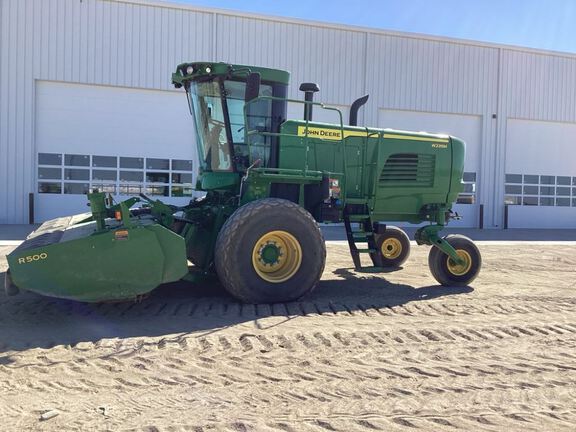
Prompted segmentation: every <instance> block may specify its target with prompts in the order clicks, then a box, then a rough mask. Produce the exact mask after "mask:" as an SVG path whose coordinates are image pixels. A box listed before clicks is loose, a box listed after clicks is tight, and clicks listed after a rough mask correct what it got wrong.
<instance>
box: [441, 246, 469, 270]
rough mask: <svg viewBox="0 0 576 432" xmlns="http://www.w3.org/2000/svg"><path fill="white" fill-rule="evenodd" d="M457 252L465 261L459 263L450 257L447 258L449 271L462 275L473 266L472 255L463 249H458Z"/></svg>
mask: <svg viewBox="0 0 576 432" xmlns="http://www.w3.org/2000/svg"><path fill="white" fill-rule="evenodd" d="M456 253H457V254H458V256H459V257H460V258H461V259H462V260H463V261H464V262H463V263H462V264H458V263H456V262H455V261H454V260H453V259H452V258H450V257H449V258H448V260H447V267H448V271H449V272H450V273H452V274H453V275H455V276H462V275H465V274H466V273H468V272H469V271H470V269H471V268H472V257H471V256H470V254H469V253H468V252H466V251H465V250H463V249H457V250H456Z"/></svg>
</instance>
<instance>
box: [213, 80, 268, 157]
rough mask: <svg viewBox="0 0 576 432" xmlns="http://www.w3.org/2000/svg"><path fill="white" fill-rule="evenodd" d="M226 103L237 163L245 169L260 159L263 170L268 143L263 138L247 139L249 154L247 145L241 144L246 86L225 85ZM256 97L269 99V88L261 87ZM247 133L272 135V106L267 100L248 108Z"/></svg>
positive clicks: (260, 136)
mask: <svg viewBox="0 0 576 432" xmlns="http://www.w3.org/2000/svg"><path fill="white" fill-rule="evenodd" d="M224 87H225V89H226V103H227V106H228V113H229V115H230V127H231V130H232V141H233V143H234V152H235V155H236V159H237V160H239V161H240V162H242V164H243V165H244V166H246V167H247V166H248V165H250V164H251V163H252V162H254V161H255V160H256V159H260V160H261V163H262V166H268V160H269V157H270V143H269V141H270V139H269V137H266V136H263V135H252V136H251V138H250V154H248V148H247V147H248V146H247V145H246V144H247V143H245V142H244V132H245V127H246V125H244V93H245V91H246V83H245V82H240V81H226V82H225V84H224ZM259 96H272V86H270V85H267V84H262V85H261V86H260V92H259ZM247 119H248V130H249V131H251V130H257V131H260V132H265V131H268V132H270V131H272V103H271V101H270V100H260V101H256V102H253V103H251V104H249V105H248V111H247Z"/></svg>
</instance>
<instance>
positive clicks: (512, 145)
mask: <svg viewBox="0 0 576 432" xmlns="http://www.w3.org/2000/svg"><path fill="white" fill-rule="evenodd" d="M575 148H576V124H573V123H556V122H543V121H533V120H519V119H508V122H507V129H506V184H505V203H506V204H508V227H510V228H576V164H575V162H574V159H573V157H571V155H573V154H574V149H575Z"/></svg>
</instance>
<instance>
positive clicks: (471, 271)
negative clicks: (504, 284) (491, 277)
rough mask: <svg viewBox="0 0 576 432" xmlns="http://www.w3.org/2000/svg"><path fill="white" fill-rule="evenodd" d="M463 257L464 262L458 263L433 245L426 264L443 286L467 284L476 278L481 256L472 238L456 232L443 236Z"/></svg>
mask: <svg viewBox="0 0 576 432" xmlns="http://www.w3.org/2000/svg"><path fill="white" fill-rule="evenodd" d="M444 240H446V241H447V242H448V243H449V244H450V245H451V246H452V247H453V248H454V249H455V250H456V253H457V254H458V255H459V256H460V257H461V258H463V259H464V264H462V265H458V264H457V263H456V262H454V260H452V258H450V257H449V256H448V255H446V254H445V253H444V252H442V251H441V250H440V249H439V248H437V247H435V246H433V247H432V249H430V254H429V255H428V266H429V267H430V272H431V273H432V276H434V279H436V280H437V281H438V282H440V284H442V285H445V286H467V285H468V284H470V282H472V281H473V280H474V279H476V276H478V273H479V272H480V267H482V256H481V255H480V251H479V250H478V248H477V247H476V245H475V244H474V242H473V241H472V240H470V239H469V238H468V237H465V236H463V235H458V234H451V235H447V236H446V237H444Z"/></svg>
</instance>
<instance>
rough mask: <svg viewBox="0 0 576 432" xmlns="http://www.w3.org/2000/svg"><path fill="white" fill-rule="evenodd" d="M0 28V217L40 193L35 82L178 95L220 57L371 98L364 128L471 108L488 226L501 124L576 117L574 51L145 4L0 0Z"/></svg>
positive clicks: (14, 218) (496, 215) (497, 179)
mask: <svg viewBox="0 0 576 432" xmlns="http://www.w3.org/2000/svg"><path fill="white" fill-rule="evenodd" d="M0 23H1V26H0V223H23V222H26V221H27V218H28V204H27V200H28V193H30V192H34V191H35V190H36V159H35V158H36V152H37V148H36V140H35V131H36V126H35V107H36V95H35V91H36V90H35V89H36V85H35V83H36V81H38V80H42V81H61V82H70V83H83V84H93V85H105V86H121V87H130V88H141V89H156V90H164V91H175V90H174V89H173V88H171V85H170V74H171V72H172V71H173V70H174V67H175V65H176V64H178V63H180V62H183V61H193V60H214V61H225V62H235V63H245V64H258V65H261V66H269V67H274V68H281V69H287V70H289V71H291V72H292V85H291V88H290V97H293V98H300V97H301V95H300V94H299V92H298V85H299V83H301V82H304V81H314V82H317V83H318V84H319V86H320V89H321V93H320V96H319V99H321V100H322V101H324V102H327V103H330V104H337V105H341V106H349V105H350V104H351V102H352V101H353V100H354V99H355V98H357V97H359V96H361V95H364V94H367V93H368V94H370V95H371V97H370V100H369V102H368V104H367V105H366V106H365V107H364V108H363V109H362V110H361V114H360V118H359V121H360V122H361V123H365V124H367V125H373V126H376V125H377V124H378V123H379V117H378V116H379V112H380V110H406V111H413V112H423V113H445V114H462V115H470V116H477V117H478V118H480V119H481V139H480V146H481V148H480V149H479V150H478V154H479V158H480V159H479V160H478V161H477V165H478V167H479V172H478V177H477V182H478V190H479V195H478V197H477V198H478V200H479V202H481V203H483V204H484V205H485V226H486V227H494V226H501V225H502V217H503V203H504V180H505V174H506V172H505V171H506V157H507V156H506V137H507V132H506V125H507V121H508V119H509V118H515V119H529V120H545V121H557V122H567V123H576V80H574V76H576V75H575V72H576V56H573V55H568V54H558V53H549V52H542V51H536V50H529V49H521V48H513V47H506V46H498V45H492V44H484V43H475V42H467V41H459V40H450V39H445V38H435V37H428V36H423V35H411V34H400V33H394V32H386V31H378V30H373V29H363V28H356V27H347V26H340V25H330V24H322V23H313V22H304V21H298V20H290V19H283V18H274V17H261V16H252V15H249V14H241V13H232V12H226V11H218V10H210V9H200V8H194V7H188V6H186V5H181V4H170V3H160V2H152V1H150V2H149V1H146V0H118V1H115V0H82V1H80V0H0ZM390 126H391V127H393V125H390ZM103 127H105V125H103ZM192 140H193V138H192V137H191V142H192ZM560 157H568V156H567V155H561V156H560ZM570 157H574V154H572V155H570ZM550 163H551V169H553V165H554V163H553V161H552V162H550ZM570 175H574V176H576V172H574V173H572V174H570Z"/></svg>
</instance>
